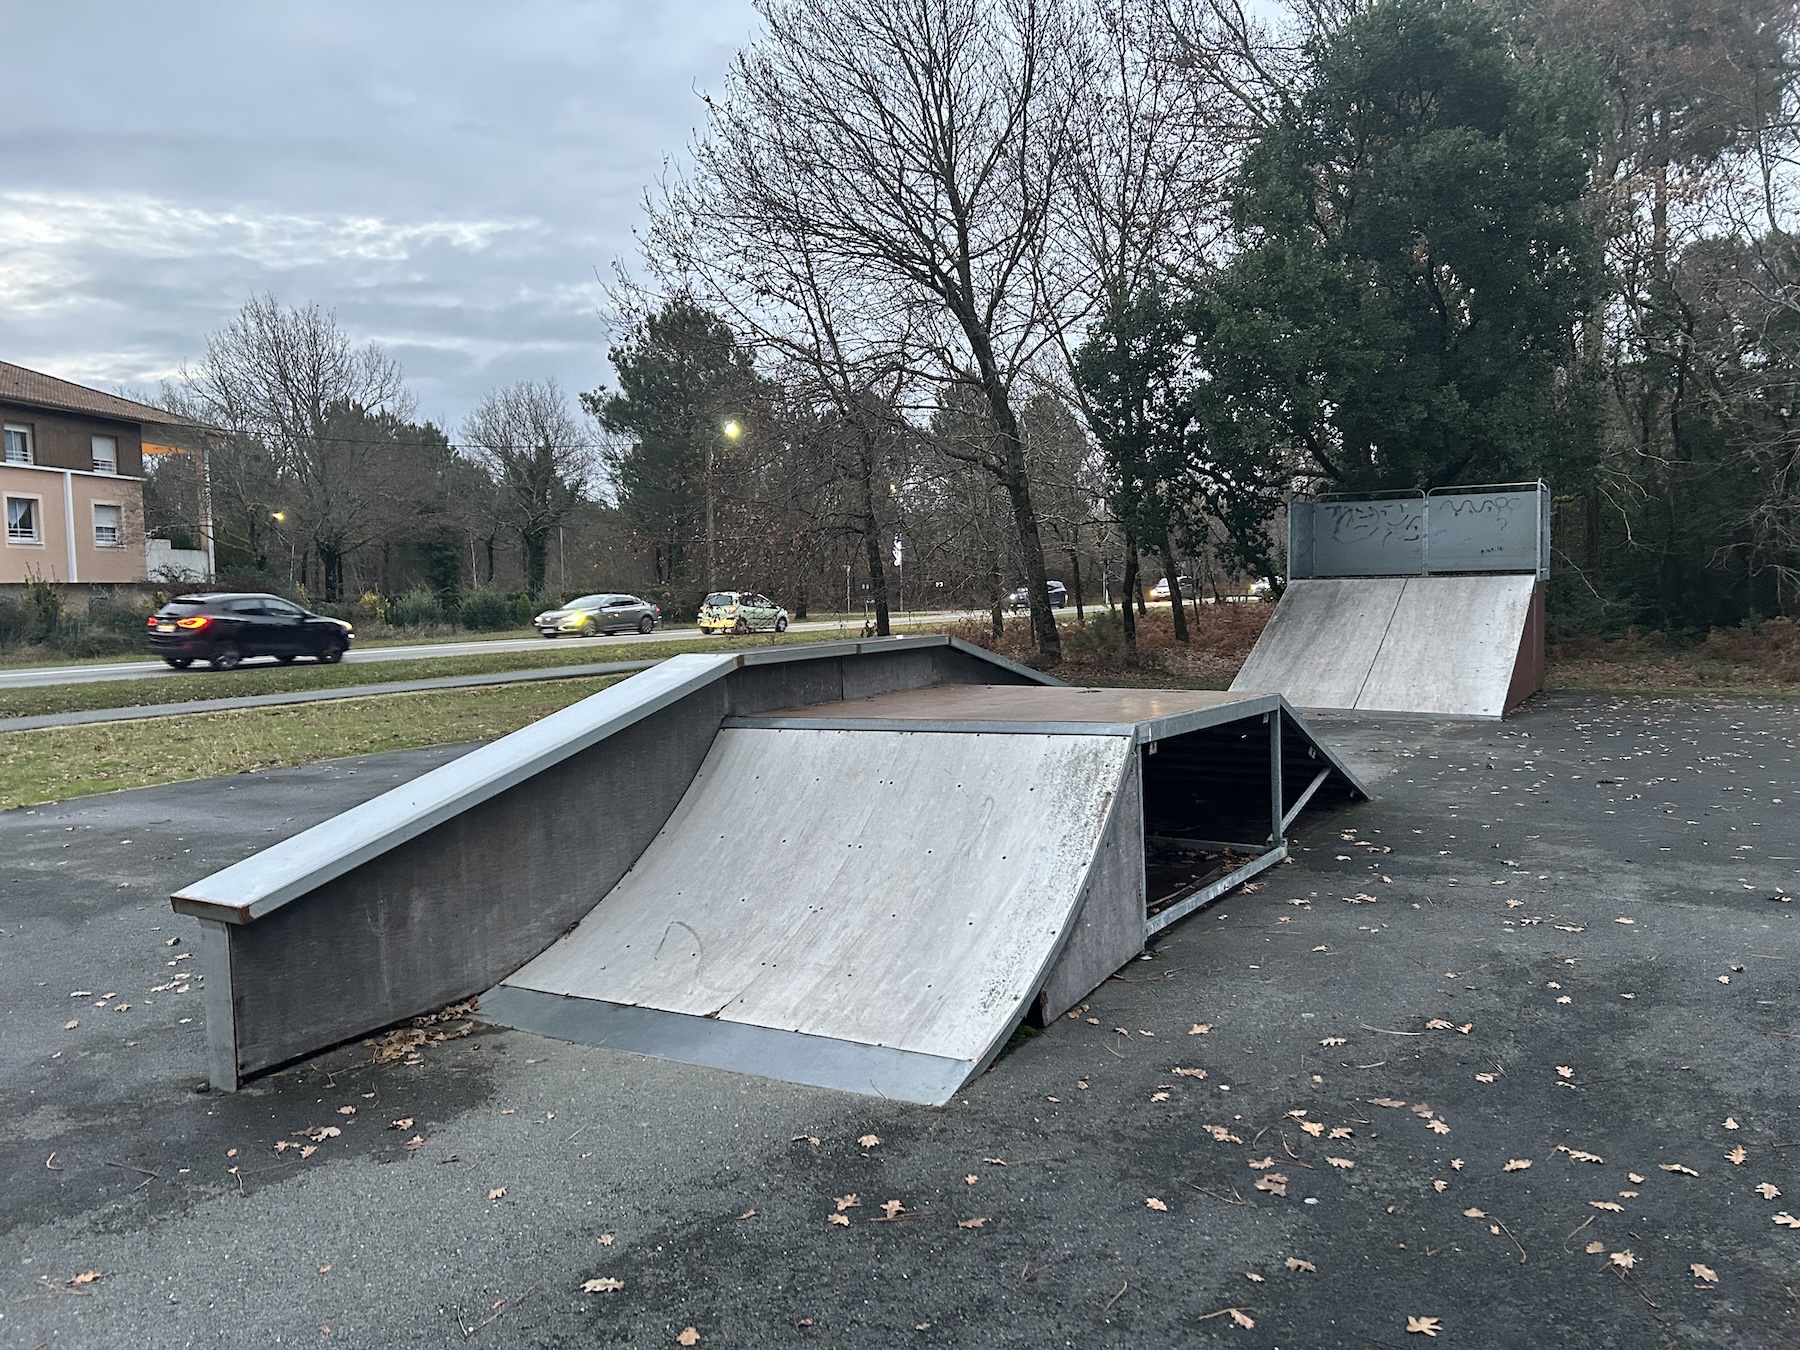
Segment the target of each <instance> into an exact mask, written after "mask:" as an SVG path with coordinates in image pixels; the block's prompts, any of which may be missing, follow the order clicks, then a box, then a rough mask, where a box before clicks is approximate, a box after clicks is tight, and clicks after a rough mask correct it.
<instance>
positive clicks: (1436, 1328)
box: [1406, 1314, 1444, 1336]
mask: <svg viewBox="0 0 1800 1350" xmlns="http://www.w3.org/2000/svg"><path fill="white" fill-rule="evenodd" d="M1406 1329H1407V1330H1408V1331H1416V1332H1419V1333H1421V1334H1423V1335H1426V1336H1435V1335H1437V1334H1438V1332H1440V1331H1442V1330H1443V1329H1444V1322H1443V1319H1442V1318H1440V1317H1413V1316H1411V1315H1410V1314H1409V1315H1408V1316H1407V1319H1406Z"/></svg>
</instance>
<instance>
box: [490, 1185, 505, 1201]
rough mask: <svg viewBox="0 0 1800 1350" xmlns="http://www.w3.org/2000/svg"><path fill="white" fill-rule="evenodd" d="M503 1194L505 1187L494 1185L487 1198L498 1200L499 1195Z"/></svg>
mask: <svg viewBox="0 0 1800 1350" xmlns="http://www.w3.org/2000/svg"><path fill="white" fill-rule="evenodd" d="M505 1194H506V1187H504V1186H496V1187H494V1189H493V1190H491V1191H489V1192H488V1199H490V1200H498V1199H499V1198H500V1197H501V1196H503V1195H505Z"/></svg>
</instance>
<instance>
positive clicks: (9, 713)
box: [0, 633, 830, 718]
mask: <svg viewBox="0 0 1800 1350" xmlns="http://www.w3.org/2000/svg"><path fill="white" fill-rule="evenodd" d="M829 640H830V639H829V638H828V637H822V636H821V635H818V634H813V633H786V634H783V635H781V636H780V637H775V636H767V637H744V638H724V639H720V638H693V639H689V640H683V641H679V642H628V643H621V644H618V645H610V646H609V645H595V646H592V647H575V648H570V647H556V648H552V649H550V650H548V651H541V652H530V651H525V652H516V651H515V652H494V653H492V654H491V655H480V656H441V657H421V658H419V659H417V660H399V659H396V660H392V661H358V662H351V663H346V664H343V665H336V666H321V665H314V664H311V663H308V664H305V665H302V664H299V663H296V664H294V665H291V666H276V665H254V666H240V667H239V668H238V669H236V670H232V671H226V672H224V673H221V674H212V673H210V672H206V671H188V672H184V673H182V674H180V675H153V676H148V677H146V678H143V679H135V680H94V681H90V682H88V683H83V684H60V685H35V686H31V687H28V688H24V689H5V690H0V718H3V717H41V716H44V715H46V714H49V713H63V712H87V711H88V710H90V709H93V708H137V707H143V706H145V705H147V704H152V703H159V704H160V703H186V702H189V701H192V700H196V699H208V698H246V697H250V696H253V695H256V694H287V693H293V692H295V691H297V690H302V689H342V688H347V687H349V686H351V685H361V684H396V683H398V682H400V681H402V680H429V679H436V678H439V677H441V676H449V675H492V674H498V673H500V672H502V671H509V670H544V669H548V668H550V667H553V666H586V665H597V664H600V663H601V662H605V661H654V660H660V659H662V658H663V657H665V656H676V655H679V654H680V653H682V652H717V651H725V650H735V649H740V648H746V647H770V646H776V645H786V644H789V643H796V642H809V641H810V642H820V641H829ZM140 659H141V658H140Z"/></svg>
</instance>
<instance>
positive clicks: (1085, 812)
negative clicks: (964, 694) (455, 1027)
mask: <svg viewBox="0 0 1800 1350" xmlns="http://www.w3.org/2000/svg"><path fill="white" fill-rule="evenodd" d="M1135 754H1136V750H1135V746H1134V743H1133V741H1132V740H1131V739H1130V738H1128V737H1121V736H1118V735H1069V734H1061V735H1053V734H1047V735H1033V734H978V733H976V734H971V733H944V732H938V731H929V730H921V731H905V730H887V729H883V730H859V729H797V728H791V727H779V728H777V727H769V728H740V727H726V728H724V729H722V730H721V731H720V732H719V734H718V737H717V739H716V740H715V742H714V744H713V746H712V749H711V751H710V752H709V753H708V755H707V758H706V760H705V762H704V764H703V765H702V767H701V769H700V771H699V773H698V774H697V775H696V777H695V779H694V781H693V784H692V786H691V787H690V788H689V789H688V791H687V793H686V795H685V796H684V797H683V798H682V800H681V803H680V805H679V806H678V807H677V808H676V810H675V812H674V814H673V815H672V816H671V817H670V819H669V821H668V823H667V825H665V826H664V828H663V829H662V831H661V832H660V833H659V834H658V835H657V837H656V838H655V839H654V841H653V842H652V843H651V844H650V846H649V847H648V848H647V849H646V850H645V852H644V854H643V856H642V857H641V858H640V859H639V860H638V862H637V863H636V865H635V866H633V867H632V869H631V870H630V871H629V872H628V873H627V874H626V875H625V876H624V878H623V879H622V880H621V881H620V882H619V883H618V884H617V885H616V886H615V887H614V888H613V889H612V890H611V891H610V892H609V893H608V894H607V895H606V896H605V898H604V899H602V900H601V901H600V903H599V904H598V905H596V906H595V907H594V909H593V910H592V911H591V912H590V913H589V914H588V915H587V916H586V917H585V918H584V919H582V920H581V922H580V923H579V924H578V925H577V926H576V927H575V928H574V929H573V930H572V931H571V932H569V933H568V934H566V935H565V936H564V937H563V938H562V939H560V940H559V941H558V942H556V943H555V944H554V945H553V946H551V947H550V948H549V949H548V950H547V951H545V952H544V953H543V954H542V955H540V956H538V957H537V958H536V959H534V960H532V961H531V962H529V963H528V964H526V965H525V966H524V967H523V968H522V969H520V970H519V971H518V972H517V973H515V974H514V975H512V976H510V977H509V978H507V979H506V980H504V981H503V982H502V983H501V985H500V986H499V987H498V988H496V989H494V990H492V991H491V992H490V993H488V994H487V995H485V996H484V997H483V1000H482V1010H483V1015H484V1016H485V1017H487V1018H488V1019H490V1020H493V1021H497V1022H501V1023H505V1024H509V1025H513V1026H518V1027H522V1028H524V1029H528V1030H534V1031H539V1032H542V1033H544V1034H548V1035H552V1036H558V1037H561V1038H563V1039H568V1040H575V1041H581V1042H584V1043H591V1044H603V1045H609V1046H613V1047H615V1048H618V1049H624V1050H631V1051H636V1052H639V1053H644V1054H651V1055H659V1056H662V1057H665V1058H671V1059H679V1060H684V1061H688V1062H699V1063H706V1064H716V1065H719V1066H721V1067H729V1068H734V1069H739V1070H744V1071H749V1072H753V1073H762V1074H767V1075H769V1076H771V1077H780V1078H785V1079H790V1080H794V1081H800V1082H807V1083H814V1084H817V1085H820V1086H829V1087H839V1088H846V1089H850V1090H853V1091H860V1092H878V1093H881V1094H883V1095H887V1096H892V1097H899V1098H904V1099H908V1100H913V1101H928V1102H942V1101H946V1100H948V1099H949V1097H950V1095H951V1094H952V1093H953V1092H954V1091H955V1090H956V1089H957V1088H958V1087H959V1086H961V1084H962V1083H963V1082H964V1081H966V1079H967V1078H968V1077H969V1076H970V1075H972V1074H974V1073H976V1072H978V1071H979V1070H980V1069H981V1067H983V1066H984V1065H985V1064H986V1063H987V1062H988V1060H989V1059H991V1058H992V1056H993V1055H994V1054H995V1053H996V1052H997V1051H998V1050H999V1048H1000V1047H1001V1046H1002V1045H1003V1044H1004V1043H1005V1040H1006V1038H1007V1036H1008V1035H1009V1034H1010V1033H1011V1032H1012V1030H1013V1028H1014V1027H1015V1026H1016V1025H1017V1023H1018V1021H1019V1019H1020V1018H1021V1016H1022V1015H1023V1014H1024V1013H1025V1011H1026V1010H1027V1008H1028V1006H1029V1005H1030V1003H1031V1000H1032V998H1033V996H1034V995H1035V994H1036V993H1037V991H1038V989H1039V987H1040V986H1041V985H1042V984H1043V982H1044V979H1045V977H1046V975H1047V974H1048V973H1049V971H1050V969H1051V966H1052V964H1053V963H1054V962H1055V960H1056V958H1057V955H1058V953H1059V952H1060V951H1061V950H1062V947H1063V944H1064V943H1065V941H1066V940H1067V938H1068V935H1069V933H1070V931H1071V928H1072V926H1073V925H1074V922H1075V918H1076V915H1077V913H1078V912H1079V910H1080V907H1081V902H1082V899H1083V895H1084V890H1085V888H1086V886H1087V884H1088V881H1089V878H1090V875H1091V874H1092V872H1093V870H1094V864H1095V860H1096V858H1097V857H1098V856H1099V854H1100V851H1101V848H1102V844H1103V841H1104V840H1105V838H1106V833H1107V830H1108V827H1109V823H1110V822H1111V819H1112V817H1113V814H1114V807H1115V805H1116V803H1117V802H1118V801H1119V798H1120V795H1121V791H1122V789H1123V788H1124V787H1125V786H1126V784H1127V780H1128V775H1129V773H1130V771H1131V769H1132V766H1133V762H1134V756H1135Z"/></svg>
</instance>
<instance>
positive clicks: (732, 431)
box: [724, 421, 744, 441]
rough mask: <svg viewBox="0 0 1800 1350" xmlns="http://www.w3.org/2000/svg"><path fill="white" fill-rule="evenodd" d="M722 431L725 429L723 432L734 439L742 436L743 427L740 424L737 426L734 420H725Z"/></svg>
mask: <svg viewBox="0 0 1800 1350" xmlns="http://www.w3.org/2000/svg"><path fill="white" fill-rule="evenodd" d="M724 431H725V434H726V435H727V436H728V437H730V438H731V439H732V440H734V441H735V440H736V439H737V438H738V437H739V436H742V435H743V434H744V429H743V428H742V427H741V426H739V425H738V424H737V422H736V421H730V422H727V423H726V424H725V427H724Z"/></svg>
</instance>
